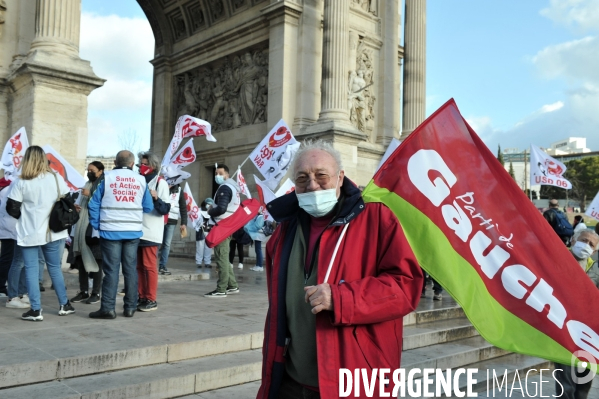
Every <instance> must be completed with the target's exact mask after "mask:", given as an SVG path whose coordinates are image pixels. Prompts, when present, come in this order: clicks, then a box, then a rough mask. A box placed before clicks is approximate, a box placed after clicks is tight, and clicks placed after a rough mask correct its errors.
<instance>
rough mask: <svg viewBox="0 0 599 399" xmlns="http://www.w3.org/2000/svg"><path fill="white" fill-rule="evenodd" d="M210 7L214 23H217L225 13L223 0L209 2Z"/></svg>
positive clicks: (209, 0) (210, 0)
mask: <svg viewBox="0 0 599 399" xmlns="http://www.w3.org/2000/svg"><path fill="white" fill-rule="evenodd" d="M208 6H209V7H210V15H211V17H212V20H213V21H217V20H218V19H220V18H221V17H222V16H223V15H224V13H225V7H224V6H223V0H208Z"/></svg>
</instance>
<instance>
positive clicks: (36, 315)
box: [21, 309, 44, 321]
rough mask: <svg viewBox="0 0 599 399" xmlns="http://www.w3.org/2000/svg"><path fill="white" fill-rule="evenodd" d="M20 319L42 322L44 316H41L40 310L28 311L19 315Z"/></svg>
mask: <svg viewBox="0 0 599 399" xmlns="http://www.w3.org/2000/svg"><path fill="white" fill-rule="evenodd" d="M21 319H23V320H30V321H42V320H44V316H42V310H41V309H40V310H33V309H29V310H28V311H27V312H25V313H23V314H22V315H21Z"/></svg>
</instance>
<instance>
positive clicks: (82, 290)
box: [71, 161, 104, 305]
mask: <svg viewBox="0 0 599 399" xmlns="http://www.w3.org/2000/svg"><path fill="white" fill-rule="evenodd" d="M87 178H88V181H87V183H85V186H84V187H83V189H82V190H81V195H80V196H79V198H78V201H77V203H76V205H75V206H76V207H77V210H78V211H79V222H77V227H76V228H75V230H74V233H73V242H72V244H71V247H72V248H73V257H74V258H75V261H74V264H75V266H76V267H77V270H78V271H79V292H77V295H76V296H74V297H73V298H71V302H75V303H77V302H85V303H86V304H88V305H89V304H92V303H98V302H100V293H101V292H102V291H101V290H102V250H101V249H100V239H99V236H98V234H97V232H95V233H96V234H94V231H93V228H92V227H91V226H90V224H89V212H88V204H89V199H90V198H91V196H92V195H93V193H94V192H95V191H96V189H97V188H98V185H99V184H100V183H101V182H102V181H104V164H103V163H102V162H99V161H94V162H92V163H90V164H89V165H88V166H87ZM90 275H91V278H92V279H93V288H92V293H91V295H90V294H89V293H88V290H89V282H88V277H89V276H90Z"/></svg>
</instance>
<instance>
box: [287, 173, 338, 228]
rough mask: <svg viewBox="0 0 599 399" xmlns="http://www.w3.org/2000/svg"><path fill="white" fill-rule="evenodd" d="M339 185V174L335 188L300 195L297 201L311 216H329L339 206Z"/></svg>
mask: <svg viewBox="0 0 599 399" xmlns="http://www.w3.org/2000/svg"><path fill="white" fill-rule="evenodd" d="M338 185H339V174H338V175H337V184H336V185H335V188H329V189H327V190H319V191H310V192H308V193H302V194H298V193H297V192H296V193H295V195H296V196H297V201H298V202H299V207H300V208H302V209H303V210H304V211H306V212H307V213H308V214H309V215H311V216H313V217H315V218H320V217H323V216H325V215H327V214H328V213H329V212H331V211H332V210H333V208H334V207H335V205H336V204H337V186H338Z"/></svg>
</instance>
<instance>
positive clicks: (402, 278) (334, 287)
mask: <svg viewBox="0 0 599 399" xmlns="http://www.w3.org/2000/svg"><path fill="white" fill-rule="evenodd" d="M291 172H292V173H293V176H292V178H293V179H294V181H295V192H292V193H289V194H286V195H284V196H282V197H279V198H277V199H275V200H273V201H272V202H270V203H268V204H267V206H266V207H267V210H268V212H269V213H270V214H271V215H272V217H273V218H274V219H275V220H276V221H277V222H279V223H280V224H279V226H278V227H277V228H276V230H275V232H274V233H273V235H272V237H271V238H270V240H269V242H268V244H267V246H266V262H265V264H264V268H265V269H266V272H267V273H266V278H267V279H268V281H267V284H268V287H269V293H270V294H269V307H268V313H267V317H266V326H265V339H264V346H263V352H262V353H263V362H262V364H263V370H264V371H263V373H262V383H261V387H260V390H259V392H258V397H260V398H262V397H277V398H292V397H302V396H303V397H310V398H319V397H323V398H333V397H338V388H339V369H341V368H346V369H350V370H354V369H368V370H371V369H373V368H389V369H392V370H393V369H398V368H399V367H400V356H401V348H402V328H403V320H402V318H403V316H405V315H407V314H408V313H410V312H412V311H413V310H414V309H415V308H416V306H417V305H418V302H419V299H420V292H421V289H422V283H423V276H422V271H421V269H420V266H419V265H418V262H417V261H416V258H415V256H414V253H413V252H412V249H411V247H410V245H409V243H408V241H407V239H406V237H405V236H404V233H403V230H402V227H401V225H400V223H399V221H398V219H397V217H396V216H395V215H394V214H393V213H392V212H391V210H390V209H389V208H387V207H386V206H385V205H384V204H381V203H367V204H365V203H364V201H363V200H362V195H361V192H360V190H359V189H358V187H356V185H355V184H354V183H353V182H352V181H350V180H349V179H348V178H347V177H346V176H345V172H344V171H343V168H342V165H341V156H340V154H339V152H338V151H337V150H335V149H334V148H333V147H332V146H331V145H330V144H328V143H325V142H323V141H316V142H308V143H304V144H303V146H302V147H301V148H300V149H299V150H298V152H297V154H296V155H295V159H294V161H293V165H292V167H291ZM376 384H377V385H378V384H379V382H377V383H376ZM380 388H384V387H378V386H377V387H375V388H374V392H380V391H379V389H380Z"/></svg>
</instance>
